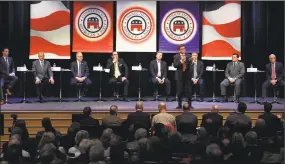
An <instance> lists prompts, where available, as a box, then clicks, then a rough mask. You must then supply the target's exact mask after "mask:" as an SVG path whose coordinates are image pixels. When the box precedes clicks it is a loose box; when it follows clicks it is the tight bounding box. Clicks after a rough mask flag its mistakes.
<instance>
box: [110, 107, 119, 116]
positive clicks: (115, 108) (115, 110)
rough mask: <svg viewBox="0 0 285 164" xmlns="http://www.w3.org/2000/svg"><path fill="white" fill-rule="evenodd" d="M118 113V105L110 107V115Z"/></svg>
mask: <svg viewBox="0 0 285 164" xmlns="http://www.w3.org/2000/svg"><path fill="white" fill-rule="evenodd" d="M117 112H118V106H117V105H112V106H111V107H110V114H111V115H117Z"/></svg>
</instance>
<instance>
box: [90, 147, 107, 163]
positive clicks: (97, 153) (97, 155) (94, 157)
mask: <svg viewBox="0 0 285 164" xmlns="http://www.w3.org/2000/svg"><path fill="white" fill-rule="evenodd" d="M104 151H105V150H104V147H103V146H100V145H93V146H91V147H90V151H89V161H90V162H91V163H96V164H105V161H104V160H105V156H104Z"/></svg>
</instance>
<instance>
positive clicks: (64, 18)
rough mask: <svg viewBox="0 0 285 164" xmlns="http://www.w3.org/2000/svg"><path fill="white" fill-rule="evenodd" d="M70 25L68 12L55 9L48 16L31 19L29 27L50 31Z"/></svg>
mask: <svg viewBox="0 0 285 164" xmlns="http://www.w3.org/2000/svg"><path fill="white" fill-rule="evenodd" d="M65 25H70V14H69V12H67V11H56V12H54V13H52V14H51V15H49V16H46V17H42V18H37V19H31V29H33V30H36V31H52V30H56V29H59V28H60V27H63V26H65Z"/></svg>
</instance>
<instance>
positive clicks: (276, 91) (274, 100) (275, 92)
mask: <svg viewBox="0 0 285 164" xmlns="http://www.w3.org/2000/svg"><path fill="white" fill-rule="evenodd" d="M277 87H278V86H277V85H274V86H273V93H274V95H273V96H274V97H273V102H272V103H271V104H282V103H280V102H278V101H277V100H278V95H279V91H278V90H277Z"/></svg>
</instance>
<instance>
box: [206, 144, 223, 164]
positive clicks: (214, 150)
mask: <svg viewBox="0 0 285 164" xmlns="http://www.w3.org/2000/svg"><path fill="white" fill-rule="evenodd" d="M204 161H205V162H207V164H222V163H224V156H223V152H222V150H221V149H220V147H219V146H218V145H217V144H210V145H208V146H207V148H206V158H205V160H204Z"/></svg>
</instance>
